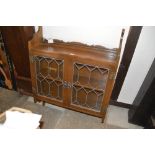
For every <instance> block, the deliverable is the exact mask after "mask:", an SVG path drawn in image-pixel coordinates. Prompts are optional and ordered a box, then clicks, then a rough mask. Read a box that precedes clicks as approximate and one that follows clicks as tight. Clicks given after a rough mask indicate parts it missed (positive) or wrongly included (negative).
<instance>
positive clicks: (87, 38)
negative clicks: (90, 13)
mask: <svg viewBox="0 0 155 155" xmlns="http://www.w3.org/2000/svg"><path fill="white" fill-rule="evenodd" d="M122 28H125V30H126V32H125V36H124V43H125V41H126V37H127V34H128V30H129V27H128V26H126V27H121V26H119V27H118V26H113V27H108V26H104V27H88V26H87V27H86V26H85V27H73V26H50V27H48V26H45V27H43V37H44V38H46V39H49V38H52V39H59V40H63V41H77V42H82V43H86V44H88V45H93V44H96V45H103V46H106V47H109V48H116V47H118V46H119V40H120V35H121V31H122ZM123 45H124V44H123Z"/></svg>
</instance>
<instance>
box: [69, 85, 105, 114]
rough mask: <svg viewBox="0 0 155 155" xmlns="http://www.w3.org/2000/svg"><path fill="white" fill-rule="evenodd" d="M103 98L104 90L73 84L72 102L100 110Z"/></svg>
mask: <svg viewBox="0 0 155 155" xmlns="http://www.w3.org/2000/svg"><path fill="white" fill-rule="evenodd" d="M102 100H103V92H102V91H95V90H92V89H88V88H83V87H77V86H73V91H72V104H75V105H78V106H82V107H84V108H87V109H90V110H95V111H100V109H101V104H102Z"/></svg>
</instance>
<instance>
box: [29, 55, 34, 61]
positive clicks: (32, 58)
mask: <svg viewBox="0 0 155 155" xmlns="http://www.w3.org/2000/svg"><path fill="white" fill-rule="evenodd" d="M29 59H30V62H31V63H34V56H32V55H30V56H29Z"/></svg>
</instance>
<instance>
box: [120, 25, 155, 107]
mask: <svg viewBox="0 0 155 155" xmlns="http://www.w3.org/2000/svg"><path fill="white" fill-rule="evenodd" d="M154 58H155V26H154V27H153V26H152V27H151V26H148V27H147V26H144V27H143V29H142V32H141V35H140V38H139V41H138V44H137V47H136V49H135V53H134V56H133V59H132V61H131V64H130V67H129V70H128V73H127V76H126V78H125V81H124V84H123V87H122V89H121V92H120V95H119V97H118V101H120V102H124V103H129V104H132V103H133V101H134V99H135V97H136V95H137V93H138V91H139V89H140V87H141V85H142V83H143V81H144V79H145V77H146V75H147V72H148V70H149V68H150V66H151V64H152V62H153V60H154Z"/></svg>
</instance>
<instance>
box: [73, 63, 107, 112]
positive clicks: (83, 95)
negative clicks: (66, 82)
mask: <svg viewBox="0 0 155 155" xmlns="http://www.w3.org/2000/svg"><path fill="white" fill-rule="evenodd" d="M108 75H109V70H108V69H106V68H104V67H98V66H95V65H89V64H83V63H79V62H75V63H73V81H72V91H71V92H72V93H71V106H72V107H77V108H80V109H84V110H85V111H88V112H95V113H100V112H101V108H102V103H103V98H104V94H105V89H106V84H107V80H108Z"/></svg>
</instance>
